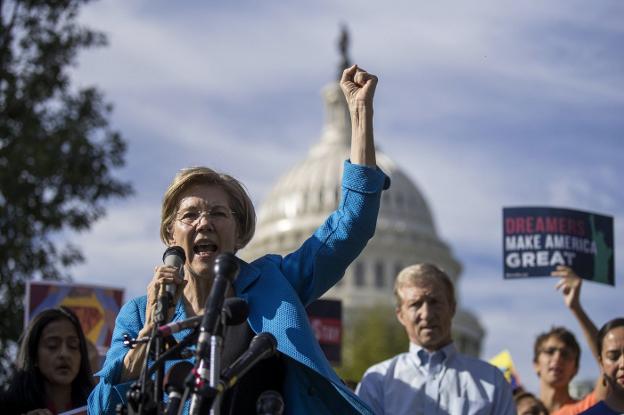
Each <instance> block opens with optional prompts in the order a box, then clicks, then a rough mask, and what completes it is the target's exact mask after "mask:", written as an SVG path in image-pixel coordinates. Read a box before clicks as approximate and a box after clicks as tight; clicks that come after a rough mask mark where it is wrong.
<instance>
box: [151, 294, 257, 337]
mask: <svg viewBox="0 0 624 415" xmlns="http://www.w3.org/2000/svg"><path fill="white" fill-rule="evenodd" d="M221 314H222V316H223V317H224V319H223V320H224V321H223V324H225V325H226V326H238V325H239V324H242V323H243V322H244V321H245V320H247V317H248V316H249V304H247V302H246V301H245V300H243V299H241V298H238V297H230V298H226V299H225V301H224V302H223V308H222V309H221ZM203 318H204V315H203V314H202V315H201V316H195V317H191V318H187V319H186V320H182V321H176V322H173V323H169V324H165V325H162V326H160V327H158V335H159V336H162V337H165V336H168V335H170V334H174V333H177V332H179V331H182V330H184V329H189V328H195V327H197V326H198V325H199V323H200V322H201V321H202V319H203Z"/></svg>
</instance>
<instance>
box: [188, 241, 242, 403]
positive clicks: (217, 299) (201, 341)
mask: <svg viewBox="0 0 624 415" xmlns="http://www.w3.org/2000/svg"><path fill="white" fill-rule="evenodd" d="M237 274H238V261H237V260H236V257H235V256H234V254H232V253H223V254H219V256H217V258H216V259H215V263H214V280H213V281H212V288H211V289H210V294H209V295H208V299H207V300H206V307H205V311H204V315H203V318H202V320H201V324H200V325H199V338H198V339H197V349H196V351H195V356H196V363H195V370H196V372H197V376H196V380H195V383H196V386H199V385H202V384H203V383H205V382H206V381H208V382H209V385H210V386H214V385H215V384H216V377H217V376H218V374H219V373H220V350H219V349H220V346H221V338H220V335H219V333H218V331H219V330H218V329H219V323H220V320H221V319H220V316H221V310H222V309H223V300H224V298H225V292H226V291H227V288H228V285H230V284H231V283H232V281H234V279H235V278H236V276H237ZM208 356H210V362H208ZM208 367H209V369H208ZM202 403H203V397H202V396H201V394H198V393H194V394H193V399H192V400H191V408H190V413H191V414H192V415H198V414H199V413H200V411H201V409H200V408H201V407H202ZM216 404H217V406H218V402H217V403H216ZM214 412H215V413H218V410H217V411H214Z"/></svg>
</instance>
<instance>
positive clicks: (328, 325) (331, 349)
mask: <svg viewBox="0 0 624 415" xmlns="http://www.w3.org/2000/svg"><path fill="white" fill-rule="evenodd" d="M306 310H307V312H308V318H309V319H310V325H311V326H312V330H314V335H315V337H316V340H318V342H319V344H320V345H321V349H323V352H325V357H327V360H329V361H330V362H331V363H333V364H335V365H339V364H340V361H341V357H342V356H341V346H342V302H340V300H316V301H314V302H313V303H312V304H310V305H309V306H308V307H307V308H306Z"/></svg>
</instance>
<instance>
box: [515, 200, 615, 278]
mask: <svg viewBox="0 0 624 415" xmlns="http://www.w3.org/2000/svg"><path fill="white" fill-rule="evenodd" d="M613 247H614V245H613V218H612V217H610V216H604V215H599V214H596V213H590V212H582V211H579V210H571V209H559V208H548V207H514V208H504V209H503V266H504V276H505V278H523V277H538V276H549V275H550V273H551V271H554V270H555V268H556V267H557V265H566V266H569V267H571V268H572V269H573V270H574V271H575V272H576V274H578V275H579V276H581V277H582V278H584V279H587V280H592V281H596V282H601V283H604V284H609V285H615V266H614V249H613Z"/></svg>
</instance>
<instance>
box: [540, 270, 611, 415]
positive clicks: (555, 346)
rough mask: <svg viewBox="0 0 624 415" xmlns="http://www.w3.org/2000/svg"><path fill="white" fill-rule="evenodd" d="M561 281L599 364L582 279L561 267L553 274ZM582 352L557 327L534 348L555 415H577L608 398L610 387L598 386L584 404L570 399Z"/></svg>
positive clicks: (544, 390)
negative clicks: (583, 297)
mask: <svg viewBox="0 0 624 415" xmlns="http://www.w3.org/2000/svg"><path fill="white" fill-rule="evenodd" d="M551 275H552V276H553V277H559V278H560V280H559V282H558V283H557V285H556V288H557V289H558V290H559V291H561V293H562V294H563V299H564V303H565V305H566V306H567V307H568V308H569V309H570V311H571V312H572V314H573V315H574V317H575V318H576V320H577V321H578V322H579V325H580V326H581V329H582V331H583V335H584V336H585V339H586V341H587V344H588V345H589V348H590V350H591V351H592V354H593V355H594V357H595V358H596V361H597V362H599V352H598V346H597V342H596V339H597V335H598V329H597V328H596V326H595V325H594V323H593V322H592V321H591V319H590V318H589V317H588V316H587V313H585V310H584V309H583V307H582V305H581V301H580V295H581V285H582V279H581V278H580V277H579V276H578V275H576V273H575V272H574V270H572V269H571V268H570V267H566V266H561V265H560V266H558V267H557V269H556V270H555V271H553V272H552V274H551ZM580 358H581V348H580V346H579V343H578V342H577V340H576V337H575V336H574V334H572V332H570V331H569V330H568V329H566V328H565V327H553V328H552V329H551V330H549V331H548V332H546V333H542V334H540V335H539V336H538V337H537V339H536V340H535V344H534V347H533V367H534V369H535V372H536V374H537V376H538V377H539V381H540V393H539V397H540V400H541V401H542V402H543V403H544V405H545V406H546V408H547V409H548V410H549V411H550V413H551V415H577V414H580V413H581V412H583V411H584V410H586V409H587V408H589V407H591V406H592V405H594V404H595V403H596V402H598V401H599V400H601V399H604V397H605V396H606V387H605V386H604V385H603V384H602V382H596V386H595V388H594V390H593V391H592V392H590V393H589V394H588V395H587V396H585V397H584V398H583V399H581V400H576V399H574V398H573V397H572V396H570V392H569V385H570V382H571V381H572V379H573V378H574V376H575V375H576V373H577V372H578V368H579V361H580Z"/></svg>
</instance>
